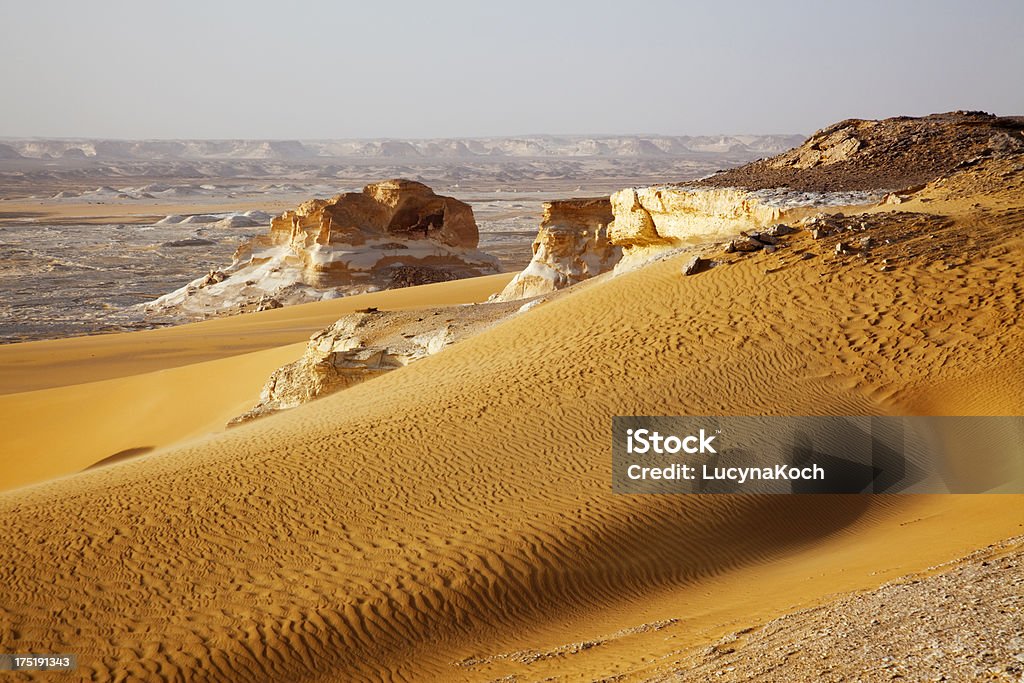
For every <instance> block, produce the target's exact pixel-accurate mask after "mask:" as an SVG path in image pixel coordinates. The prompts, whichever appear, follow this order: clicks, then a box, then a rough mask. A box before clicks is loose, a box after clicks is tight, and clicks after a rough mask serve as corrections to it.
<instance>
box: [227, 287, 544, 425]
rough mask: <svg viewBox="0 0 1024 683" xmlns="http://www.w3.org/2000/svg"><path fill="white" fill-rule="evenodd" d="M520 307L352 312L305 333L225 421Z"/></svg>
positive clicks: (324, 391) (297, 400) (352, 380)
mask: <svg viewBox="0 0 1024 683" xmlns="http://www.w3.org/2000/svg"><path fill="white" fill-rule="evenodd" d="M521 310H524V307H523V305H522V302H519V301H514V302H501V303H484V304H470V305H466V306H447V307H443V308H432V309H418V310H414V311H380V310H377V309H376V308H366V309H363V310H361V311H358V312H356V313H351V314H349V315H346V316H344V317H343V318H341V319H340V320H338V321H337V322H336V323H334V324H333V325H331V326H330V327H328V328H326V329H324V330H321V331H320V332H317V333H316V334H314V335H313V336H312V337H310V339H309V344H307V346H306V350H305V352H304V353H303V355H302V357H301V358H300V359H299V360H297V361H295V362H294V363H289V364H287V365H285V366H282V367H281V368H278V369H277V370H275V371H274V373H273V374H272V375H271V376H270V379H268V380H267V383H266V384H265V385H264V387H263V390H262V392H261V393H260V401H259V403H258V404H257V405H256V407H254V408H253V409H252V410H250V411H249V412H247V413H245V414H244V415H240V416H238V417H236V418H234V419H233V420H231V422H230V423H229V424H239V423H242V422H246V421H248V420H251V419H254V418H257V417H260V416H263V415H269V414H271V413H275V412H277V411H280V410H286V409H289V408H294V407H296V406H299V405H302V404H303V403H307V402H309V401H312V400H313V399H315V398H319V397H321V396H326V395H328V394H332V393H334V392H336V391H341V390H342V389H346V388H348V387H350V386H354V385H356V384H359V383H360V382H365V381H366V380H369V379H372V378H374V377H377V376H379V375H382V374H384V373H387V372H390V371H392V370H395V369H397V368H401V367H404V366H406V365H409V364H410V363H412V362H414V361H417V360H419V359H421V358H426V357H427V356H430V355H433V354H435V353H437V352H439V351H441V350H442V349H444V348H446V347H447V346H449V345H451V344H453V343H455V342H457V341H459V340H461V339H465V338H467V337H469V336H472V335H474V334H477V333H479V332H482V331H483V330H485V329H487V328H488V327H490V326H492V325H494V324H496V323H497V322H500V321H501V320H504V319H505V318H508V317H510V316H512V315H515V314H516V313H518V312H520V311H521Z"/></svg>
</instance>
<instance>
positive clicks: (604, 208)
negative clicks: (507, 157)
mask: <svg viewBox="0 0 1024 683" xmlns="http://www.w3.org/2000/svg"><path fill="white" fill-rule="evenodd" d="M612 219H613V215H612V208H611V201H610V200H609V199H608V198H607V197H598V198H587V199H564V200H558V201H551V202H546V203H545V204H544V216H543V217H542V219H541V224H540V230H539V231H538V233H537V238H536V239H535V240H534V242H533V258H532V259H531V260H530V264H529V265H528V266H527V267H526V269H525V270H523V271H522V272H521V273H519V274H518V275H517V276H516V277H515V278H514V279H513V280H512V281H511V282H509V283H508V285H507V286H506V287H505V289H504V290H502V292H501V294H499V295H498V296H497V297H496V300H498V301H512V300H514V299H523V298H528V297H533V296H539V295H542V294H546V293H548V292H551V291H554V290H556V289H563V288H565V287H568V286H570V285H574V284H576V283H577V282H582V281H583V280H586V279H587V278H591V277H594V276H595V275H599V274H600V273H604V272H606V271H609V270H611V269H612V268H613V267H614V266H615V264H616V263H617V262H618V260H619V258H620V257H621V255H622V250H621V249H620V248H618V247H616V246H615V245H613V244H611V243H610V242H609V241H608V235H607V231H608V225H609V224H610V223H611V222H612Z"/></svg>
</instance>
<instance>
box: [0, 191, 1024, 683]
mask: <svg viewBox="0 0 1024 683" xmlns="http://www.w3.org/2000/svg"><path fill="white" fill-rule="evenodd" d="M936 206H937V205H936V204H935V203H931V204H930V205H929V207H928V210H929V211H935V210H936ZM909 208H911V210H913V207H912V206H911V207H909ZM945 208H946V209H948V210H951V211H952V210H955V211H958V212H959V213H960V216H961V218H960V221H961V222H960V227H961V228H964V227H965V226H968V225H969V226H970V234H971V239H972V240H974V243H972V244H973V246H971V245H968V246H969V247H970V248H971V249H973V251H972V252H971V254H972V255H971V258H969V259H966V260H964V261H963V262H962V263H959V264H958V265H956V266H955V267H954V268H952V269H949V268H946V265H949V264H948V263H943V266H942V267H941V268H940V267H938V266H937V265H936V262H935V261H934V259H931V258H928V257H926V256H916V257H908V258H907V259H906V260H904V261H902V262H900V264H899V267H898V268H897V269H896V270H894V271H892V272H886V273H882V272H879V271H878V269H877V267H875V266H874V265H870V264H863V263H859V262H854V261H849V260H848V261H842V262H839V261H835V262H833V259H832V257H830V256H829V255H828V254H827V253H825V252H824V251H823V250H822V248H821V245H815V243H812V242H811V241H810V240H809V239H808V238H806V237H801V238H798V242H799V245H800V247H801V248H806V249H808V250H810V251H812V252H813V253H816V256H815V257H814V258H811V259H809V260H799V259H796V258H794V257H793V256H792V255H791V254H790V253H787V252H786V251H785V250H784V251H782V252H779V253H777V254H775V255H766V254H758V255H755V256H751V257H747V258H744V259H741V260H738V261H737V262H735V263H732V264H730V265H727V266H723V267H720V268H716V269H714V270H712V271H710V272H708V273H705V274H703V275H700V276H697V277H691V278H684V277H681V276H680V275H679V268H680V265H681V263H682V260H683V259H679V258H676V259H670V260H667V261H664V262H662V263H658V264H655V265H653V266H651V267H648V268H646V269H644V270H642V271H639V272H635V273H631V274H627V275H623V276H621V277H619V278H616V279H613V280H608V281H604V282H599V283H593V284H592V285H591V286H587V287H583V288H580V290H579V291H577V292H575V293H572V294H570V295H568V296H565V297H563V298H561V299H558V300H556V301H553V302H551V303H548V304H545V305H542V306H539V307H537V308H535V309H533V310H531V311H529V312H528V313H526V314H524V315H521V316H518V317H516V318H514V319H512V320H511V321H509V322H506V323H504V324H501V325H499V326H498V327H496V328H494V329H492V330H490V331H488V332H486V333H484V334H481V335H479V336H477V337H474V338H471V339H468V340H466V341H463V342H460V343H459V344H457V345H456V346H454V347H452V348H450V349H448V350H446V351H443V352H442V353H440V354H438V355H437V356H433V357H430V358H427V359H424V360H422V361H419V362H417V363H416V364H414V365H411V366H409V367H407V368H403V369H401V370H397V371H395V372H393V373H390V374H387V375H384V376H382V377H380V378H377V379H374V380H372V381H369V382H367V383H365V384H362V385H359V386H356V387H353V388H352V389H349V390H347V391H344V392H341V393H340V394H336V395H333V396H330V397H327V398H325V399H323V400H321V401H317V402H314V403H311V404H308V405H306V406H302V407H300V408H297V409H295V410H292V411H289V412H286V413H283V414H280V415H275V416H271V417H268V418H265V419H262V420H258V421H256V422H253V423H251V424H248V425H245V426H243V427H240V428H237V429H233V430H230V431H228V432H226V433H223V434H217V435H213V436H209V437H205V438H202V439H199V440H195V441H193V442H191V443H188V444H185V445H183V446H181V447H179V448H175V449H172V450H167V451H164V452H160V453H156V454H153V455H151V456H147V457H143V458H140V459H136V460H133V461H130V462H126V463H123V464H118V465H114V466H111V467H106V468H102V469H97V470H93V471H90V472H86V473H84V474H81V475H77V476H74V477H69V478H66V479H63V480H60V481H56V482H53V483H49V484H43V485H39V486H35V487H30V488H25V489H21V490H19V491H15V492H11V493H7V494H3V495H0V516H2V518H3V519H4V520H5V522H6V531H7V533H6V536H7V543H5V544H4V545H3V546H0V586H3V589H2V591H0V649H3V650H7V651H23V650H48V651H58V652H59V651H73V652H79V653H81V655H82V663H83V665H84V667H85V668H86V670H88V671H92V672H94V673H96V674H97V675H98V677H100V678H105V677H107V676H111V675H117V674H133V675H138V676H140V677H145V678H151V679H157V678H161V677H163V678H172V677H173V676H174V675H175V674H176V673H177V672H181V671H186V672H188V673H186V674H185V677H186V678H189V679H196V678H224V679H230V680H242V679H246V680H258V679H278V680H292V681H294V680H345V681H347V680H361V679H365V680H462V679H465V680H491V679H494V678H498V677H501V676H506V675H513V674H515V675H519V676H522V677H523V679H524V680H541V679H543V678H544V677H545V676H549V675H554V674H557V675H560V676H564V677H565V678H566V679H567V680H594V679H596V678H600V677H602V676H608V675H614V674H623V675H626V676H627V677H629V676H642V675H646V674H648V673H651V671H650V668H651V667H657V666H661V665H664V664H665V661H664V660H662V659H660V658H661V657H666V656H668V657H670V656H671V653H672V652H673V651H674V650H676V649H678V648H680V647H682V646H693V645H694V644H698V643H700V642H708V641H709V640H712V639H716V638H718V637H720V636H721V635H723V634H725V633H727V632H730V631H735V630H737V624H752V623H759V622H763V621H765V620H767V619H768V618H770V617H771V616H774V615H777V614H779V613H782V612H785V611H788V610H792V609H794V608H797V607H802V606H807V605H810V604H815V603H817V602H819V601H821V600H823V599H825V598H826V596H828V595H830V594H833V593H836V592H840V591H847V590H853V589H862V588H869V587H873V586H877V585H878V584H880V583H882V582H883V581H885V580H887V579H889V578H893V577H894V576H897V575H901V574H905V573H908V572H910V571H914V570H918V569H921V568H923V567H927V566H929V565H932V564H936V563H938V562H940V561H944V560H948V559H950V558H953V557H955V556H958V555H963V554H965V553H966V552H968V551H969V550H971V549H973V548H975V547H978V546H980V545H984V544H986V543H989V542H992V541H995V540H997V539H1000V538H1005V537H1008V536H1011V535H1017V534H1019V533H1020V527H1021V525H1022V524H1024V506H1022V505H1021V503H1020V498H1019V497H1014V496H973V497H969V496H962V497H961V496H932V497H909V496H906V497H893V498H887V497H872V498H867V497H840V496H803V497H757V498H751V497H740V496H708V497H697V496H615V495H612V494H611V492H610V489H611V487H610V452H609V430H610V417H611V416H612V415H614V414H687V413H688V414H857V413H900V412H907V411H917V412H931V413H936V414H942V413H944V412H947V411H950V410H956V411H958V412H964V413H971V412H975V411H977V412H981V413H986V412H1007V413H1016V414H1019V413H1021V411H1022V409H1024V398H1022V396H1024V392H1021V391H1020V388H1021V386H1022V385H1024V383H1022V382H1024V376H1022V371H1021V369H1022V367H1024V364H1022V354H1024V348H1022V346H1021V341H1022V340H1021V334H1020V323H1021V321H1020V313H1019V310H1018V305H1017V301H1018V299H1019V295H1020V292H1021V285H1022V282H1021V278H1022V275H1021V274H1020V273H1019V269H1018V268H1017V264H1019V261H1020V257H1021V254H1024V238H1021V237H1017V236H1014V237H1012V238H1010V239H1009V240H1007V241H1004V242H1002V243H1000V244H999V245H998V246H994V245H993V243H992V241H991V240H987V239H986V236H991V235H994V234H995V233H997V232H998V233H999V234H1000V235H1003V236H1005V235H1007V234H1011V235H1013V234H1019V230H1020V228H1021V227H1024V214H1022V213H1020V212H1018V213H1016V214H1014V213H1012V212H1010V213H1007V212H1003V213H999V214H993V213H991V212H988V213H986V212H981V211H973V210H971V209H969V207H968V205H967V204H963V205H960V204H954V203H950V204H948V205H947V206H946V207H945ZM1008 227H1009V228H1010V229H1007V228H1008ZM951 230H952V229H951ZM962 232H963V230H961V231H960V232H959V233H956V234H960V233H962ZM935 234H936V235H938V237H934V238H933V237H930V236H929V235H927V234H923V235H918V236H917V237H914V238H913V239H911V240H910V246H911V247H914V245H919V246H921V253H922V254H927V253H932V252H933V251H934V248H935V245H936V244H940V243H943V242H942V240H944V239H947V238H948V239H949V240H953V239H954V237H955V236H956V234H954V232H950V233H949V234H948V235H947V234H946V233H944V232H942V231H941V230H936V232H935ZM926 240H927V242H926ZM936 240H939V242H936ZM766 270H767V271H771V272H766ZM242 320H243V319H233V320H226V321H218V323H220V324H222V325H225V326H230V325H232V324H245V323H244V322H242ZM210 324H212V323H210ZM225 329H228V328H227V327H225ZM139 338H140V340H141V335H140V337H139ZM250 348H251V347H250ZM247 350H248V349H247ZM112 353H114V352H112ZM179 353H182V352H179ZM185 353H196V354H197V355H196V357H199V358H202V357H203V356H202V353H199V352H194V351H188V352H185ZM185 362H186V363H187V362H188V361H185ZM239 362H242V361H239ZM118 372H121V371H118ZM123 374H124V373H123V372H122V376H123ZM993 397H995V398H993ZM79 410H82V411H84V412H86V413H87V414H88V413H89V412H90V410H91V407H90V406H80V407H79ZM669 663H671V662H669Z"/></svg>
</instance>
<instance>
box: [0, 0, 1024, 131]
mask: <svg viewBox="0 0 1024 683" xmlns="http://www.w3.org/2000/svg"><path fill="white" fill-rule="evenodd" d="M0 2H3V5H2V10H0V12H2V16H0V19H2V20H0V86H2V90H0V92H2V93H3V98H2V100H0V136H94V137H120V138H143V137H152V138H193V137H196V138H225V137H231V138H236V137H270V138H346V137H389V136H390V137H445V136H448V137H454V136H485V135H516V134H527V133H665V134H713V133H744V132H748V133H767V132H778V133H790V132H793V133H809V132H811V131H813V130H815V129H817V128H820V127H822V126H824V125H826V124H828V123H831V122H833V121H835V120H838V119H842V118H847V117H872V118H877V117H884V116H891V115H896V114H926V113H929V112H935V111H948V110H951V109H984V110H987V111H994V112H996V113H1000V114H1011V113H1017V114H1020V113H1024V87H1022V86H1024V39H1022V29H1024V2H1021V1H1019V0H1005V1H1004V2H996V1H988V0H973V1H968V0H964V1H963V2H948V1H937V2H927V1H923V0H922V1H920V2H911V1H900V0H890V1H887V2H863V1H860V0H858V1H856V2H850V1H849V0H844V1H843V2H830V1H828V0H820V1H816V2H775V3H770V2H720V1H714V0H706V1H705V2H691V3H687V2H669V1H665V2H653V1H651V2H644V1H642V0H632V1H629V2H627V1H624V0H619V1H617V2H563V1H560V0H544V1H543V2H534V1H532V0H512V1H510V2H501V3H487V2H482V1H481V2H443V1H436V2H423V1H422V0H421V1H419V2H401V1H391V2H372V1H370V2H367V1H365V0H363V1H361V2H344V1H338V2H281V1H280V0H274V1H264V0H250V1H248V2H228V1H220V0H202V1H201V2H193V1H191V0H174V1H172V2H146V1H139V0H135V1H134V2H114V1H105V0H100V1H97V2H83V1H81V0H69V1H66V2H53V1H47V0H26V1H24V2H22V1H12V0H0Z"/></svg>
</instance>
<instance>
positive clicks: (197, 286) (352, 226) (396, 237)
mask: <svg viewBox="0 0 1024 683" xmlns="http://www.w3.org/2000/svg"><path fill="white" fill-rule="evenodd" d="M478 237H479V235H478V232H477V226H476V221H475V220H474V218H473V210H472V208H471V207H470V206H469V205H468V204H465V203H463V202H460V201H458V200H457V199H453V198H452V197H444V196H441V195H437V194H434V192H433V190H431V189H430V188H429V187H427V186H426V185H423V184H422V183H417V182H414V181H411V180H400V179H399V180H388V181H384V182H380V183H373V184H370V185H367V186H366V187H365V188H363V191H362V192H349V193H346V194H342V195H338V196H336V197H334V198H332V199H314V200H311V201H308V202H305V203H303V204H302V205H301V206H299V207H298V208H297V209H295V210H294V211H286V212H285V213H284V214H282V215H280V216H278V217H276V218H274V219H273V220H272V221H271V225H270V231H269V233H268V234H265V235H260V236H259V237H256V238H255V239H253V240H251V241H249V242H246V243H244V244H242V245H241V246H240V247H239V248H238V250H237V252H236V253H235V259H234V262H233V263H232V264H231V266H230V267H228V268H224V269H222V270H223V272H224V274H225V275H226V277H225V278H224V279H223V280H221V281H219V282H209V281H208V279H206V278H200V279H197V280H195V281H193V282H191V283H189V284H188V285H186V286H185V287H182V288H181V289H179V290H177V291H175V292H171V293H170V294H167V295H164V296H162V297H160V298H159V299H157V300H155V301H153V302H150V303H149V304H147V308H149V310H154V311H168V310H176V311H179V312H184V313H191V314H198V315H209V314H213V313H219V312H226V311H230V310H231V309H240V308H244V307H246V306H248V304H250V303H252V302H254V301H258V300H259V299H260V298H261V297H268V298H273V299H274V300H276V301H278V302H280V303H281V304H283V305H289V304H295V303H305V302H309V301H319V300H322V299H328V298H336V297H338V296H345V295H349V294H360V293H364V292H371V291H376V290H381V289H390V288H394V287H404V286H409V285H415V284H426V283H429V282H440V281H445V280H453V279H458V278H463V277H474V276H478V275H488V274H492V273H496V272H498V261H497V259H495V258H494V257H493V256H490V255H489V254H485V253H483V252H480V251H477V249H476V246H477V242H478Z"/></svg>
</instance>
